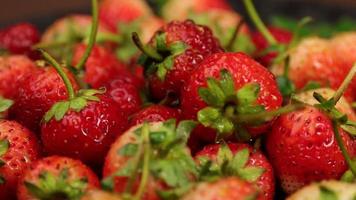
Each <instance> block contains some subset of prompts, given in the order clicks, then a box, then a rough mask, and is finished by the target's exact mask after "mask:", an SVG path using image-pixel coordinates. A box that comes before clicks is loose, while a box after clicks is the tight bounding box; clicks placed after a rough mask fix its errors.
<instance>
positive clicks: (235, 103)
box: [197, 70, 265, 135]
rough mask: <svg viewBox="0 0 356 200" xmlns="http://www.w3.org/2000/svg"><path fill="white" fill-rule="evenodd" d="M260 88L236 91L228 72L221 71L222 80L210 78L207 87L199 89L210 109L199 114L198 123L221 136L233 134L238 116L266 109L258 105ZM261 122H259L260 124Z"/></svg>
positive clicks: (251, 85) (246, 88)
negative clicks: (214, 130)
mask: <svg viewBox="0 0 356 200" xmlns="http://www.w3.org/2000/svg"><path fill="white" fill-rule="evenodd" d="M259 90H260V87H259V85H258V84H255V83H250V84H246V85H245V86H244V87H242V88H240V89H239V90H236V89H235V85H234V81H233V79H232V76H231V74H230V73H229V72H228V71H227V70H221V72H220V80H219V81H218V80H216V79H214V78H208V80H207V87H206V88H199V95H200V97H201V98H202V99H203V100H204V101H205V102H206V103H207V104H208V107H206V108H204V109H202V110H200V111H199V112H198V116H197V117H198V121H199V122H200V123H202V124H203V125H204V126H207V127H212V128H214V129H216V130H217V131H218V132H219V133H220V134H222V135H225V134H229V133H232V132H233V131H234V129H235V128H236V126H235V125H236V124H235V123H234V120H232V118H234V117H235V116H236V115H244V114H254V113H258V112H261V111H264V110H265V108H264V107H263V106H261V105H258V104H257V98H258V93H259ZM258 123H261V122H257V123H255V124H258Z"/></svg>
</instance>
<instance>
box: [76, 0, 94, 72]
mask: <svg viewBox="0 0 356 200" xmlns="http://www.w3.org/2000/svg"><path fill="white" fill-rule="evenodd" d="M91 3H92V24H91V30H90V36H89V43H88V46H87V48H86V49H85V52H84V55H83V56H82V57H81V58H80V60H79V62H78V64H77V65H76V66H75V68H76V69H78V70H80V69H82V68H83V66H84V64H85V62H86V61H87V59H88V58H89V56H90V52H91V50H92V49H93V47H94V44H95V40H96V35H97V32H98V26H99V14H98V1H97V0H92V1H91Z"/></svg>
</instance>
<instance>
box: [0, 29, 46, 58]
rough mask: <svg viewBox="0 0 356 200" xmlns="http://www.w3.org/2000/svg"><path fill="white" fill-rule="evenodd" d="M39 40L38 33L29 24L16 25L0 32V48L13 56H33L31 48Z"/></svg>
mask: <svg viewBox="0 0 356 200" xmlns="http://www.w3.org/2000/svg"><path fill="white" fill-rule="evenodd" d="M39 40H40V33H39V31H38V30H37V28H36V27H35V26H34V25H32V24H29V23H18V24H15V25H12V26H9V27H7V28H4V29H2V30H0V48H1V49H6V50H8V51H9V52H11V53H13V54H26V55H34V53H33V52H32V51H31V47H32V45H34V44H36V43H37V42H38V41H39Z"/></svg>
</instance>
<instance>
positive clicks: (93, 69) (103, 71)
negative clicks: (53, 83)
mask: <svg viewBox="0 0 356 200" xmlns="http://www.w3.org/2000/svg"><path fill="white" fill-rule="evenodd" d="M86 48H87V45H84V44H79V45H76V46H75V48H74V53H73V58H72V65H73V66H75V65H77V64H78V63H79V61H80V59H81V57H82V56H83V55H84V52H85V50H86ZM84 68H85V69H84V77H83V79H84V81H85V82H86V83H87V84H89V85H90V86H91V87H93V88H99V87H102V86H104V85H105V84H107V83H109V82H110V81H111V80H113V79H114V78H115V77H116V76H118V74H120V73H126V74H128V73H129V72H128V69H126V66H125V65H124V64H123V63H122V62H120V61H119V60H118V59H117V58H116V57H115V55H114V54H112V53H111V52H110V51H109V50H107V49H105V48H104V47H100V46H97V45H95V46H94V47H93V49H92V51H91V53H90V56H89V58H88V60H87V62H86V63H85V65H84Z"/></svg>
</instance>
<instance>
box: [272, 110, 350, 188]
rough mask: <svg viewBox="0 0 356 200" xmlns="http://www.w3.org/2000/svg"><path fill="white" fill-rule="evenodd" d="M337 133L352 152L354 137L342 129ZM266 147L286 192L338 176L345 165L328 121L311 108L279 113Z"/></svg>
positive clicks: (319, 112) (337, 177)
mask: <svg viewBox="0 0 356 200" xmlns="http://www.w3.org/2000/svg"><path fill="white" fill-rule="evenodd" d="M339 132H340V134H341V138H342V140H343V143H344V145H345V148H346V149H347V150H348V152H349V154H350V155H351V156H353V155H355V148H354V147H353V146H354V142H353V140H352V139H351V138H350V136H349V135H348V134H347V133H345V132H344V131H343V130H342V129H340V130H339ZM266 148H267V152H268V155H269V159H270V161H271V163H272V165H273V166H274V169H275V172H276V175H277V177H278V179H279V180H280V181H281V184H282V187H283V189H284V190H285V191H286V192H287V193H291V192H294V191H296V190H297V189H299V188H301V187H302V186H304V185H306V184H308V183H311V182H315V181H320V180H326V179H339V178H340V176H341V175H342V174H343V173H344V172H345V171H346V170H347V168H348V166H347V164H346V162H345V159H344V157H343V155H342V153H341V151H340V148H339V146H338V144H337V142H336V139H335V137H334V132H333V127H332V122H331V120H330V119H329V117H328V116H327V115H326V114H324V113H323V112H322V111H321V110H319V109H317V108H314V107H306V108H305V109H303V110H300V111H294V112H291V113H288V114H285V115H282V116H280V117H279V118H278V119H277V120H276V122H275V123H274V125H273V127H272V130H271V132H270V133H269V134H268V135H267V141H266Z"/></svg>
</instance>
